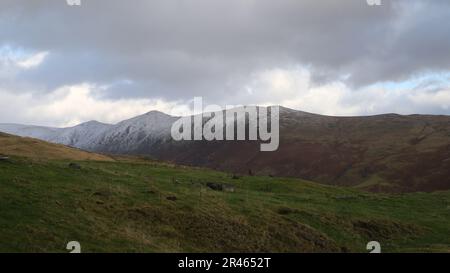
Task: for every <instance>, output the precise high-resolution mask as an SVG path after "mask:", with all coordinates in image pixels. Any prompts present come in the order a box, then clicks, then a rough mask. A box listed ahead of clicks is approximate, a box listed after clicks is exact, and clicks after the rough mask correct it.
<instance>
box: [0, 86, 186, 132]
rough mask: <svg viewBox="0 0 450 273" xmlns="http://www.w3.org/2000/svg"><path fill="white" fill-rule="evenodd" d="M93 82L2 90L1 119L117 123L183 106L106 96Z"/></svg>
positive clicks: (66, 123) (51, 123)
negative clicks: (35, 91)
mask: <svg viewBox="0 0 450 273" xmlns="http://www.w3.org/2000/svg"><path fill="white" fill-rule="evenodd" d="M98 88H99V87H97V86H95V85H91V84H80V85H74V86H64V87H61V88H59V89H57V90H55V91H53V92H51V93H49V94H46V95H43V96H39V97H37V96H33V95H32V94H31V93H24V94H14V93H12V92H7V91H4V90H3V91H2V90H0V112H1V115H0V122H20V123H29V124H38V125H49V126H60V127H65V126H73V125H76V124H79V123H81V122H85V121H89V120H98V121H101V122H106V123H116V122H119V121H121V120H124V119H127V118H131V117H134V116H137V115H140V114H144V113H146V112H148V111H151V110H159V111H162V112H166V113H169V112H170V113H177V112H179V111H180V109H181V110H182V109H183V106H182V105H181V106H180V105H178V104H177V103H176V102H166V101H163V100H159V99H121V100H105V99H101V98H97V97H96V96H95V92H96V91H99V90H98Z"/></svg>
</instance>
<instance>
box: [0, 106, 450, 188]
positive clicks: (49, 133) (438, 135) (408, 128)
mask: <svg viewBox="0 0 450 273" xmlns="http://www.w3.org/2000/svg"><path fill="white" fill-rule="evenodd" d="M176 120H178V117H173V116H170V115H166V114H164V113H161V112H157V111H152V112H149V113H147V114H144V115H141V116H138V117H135V118H132V119H128V120H125V121H122V122H119V123H117V124H113V125H112V124H104V123H100V122H97V121H90V122H86V123H82V124H80V125H77V126H75V127H70V128H50V127H41V126H28V125H19V124H0V131H2V132H5V133H9V134H14V135H18V136H26V137H32V138H37V139H41V140H45V141H48V142H53V143H59V144H64V145H67V146H72V147H76V148H79V149H83V150H87V151H92V152H98V153H111V154H131V155H147V156H150V157H153V158H157V159H161V160H168V161H174V162H177V163H181V164H186V165H194V166H201V167H208V168H214V169H219V170H224V171H228V172H230V173H237V174H251V175H253V174H254V175H272V176H288V177H300V178H304V179H308V180H312V181H317V182H320V183H325V184H330V185H346V186H354V187H358V188H363V189H366V190H370V191H383V192H410V191H435V190H447V189H450V116H432V115H410V116H402V115H396V114H385V115H378V116H367V117H331V116H321V115H316V114H311V113H306V112H301V111H296V110H292V109H288V108H280V146H279V149H278V150H277V151H275V152H261V151H260V145H259V144H260V143H259V141H211V142H208V141H180V142H176V141H174V140H172V138H171V135H170V129H171V126H172V124H173V123H174V122H175V121H176Z"/></svg>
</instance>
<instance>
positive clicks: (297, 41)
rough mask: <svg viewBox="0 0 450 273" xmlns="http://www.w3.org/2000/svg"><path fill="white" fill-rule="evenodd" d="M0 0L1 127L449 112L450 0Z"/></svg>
mask: <svg viewBox="0 0 450 273" xmlns="http://www.w3.org/2000/svg"><path fill="white" fill-rule="evenodd" d="M381 1H382V5H381V6H369V5H368V4H367V2H366V0H345V1H336V0H226V1H223V0H220V1H219V0H148V1H145V0H133V1H126V0H81V3H82V4H81V6H79V7H77V6H68V5H67V3H66V0H39V1H34V0H33V1H32V0H0V122H15V123H28V124H41V125H51V126H69V125H74V124H77V123H79V122H84V121H88V120H92V119H96V120H100V121H103V122H117V121H120V120H122V119H126V118H129V117H132V116H135V115H138V114H142V113H145V112H148V111H150V110H161V111H165V112H170V113H182V112H183V111H184V110H186V109H187V108H188V107H189V105H190V102H191V101H192V100H193V98H194V97H195V96H202V97H203V98H204V100H205V101H206V102H205V103H216V104H220V105H226V104H230V105H238V104H259V105H273V104H279V105H283V106H286V107H291V108H294V109H299V110H304V111H309V112H315V113H320V114H328V115H371V114H380V113H390V112H396V113H401V114H412V113H421V114H447V115H449V114H450V1H448V0H432V1H429V0H422V1H420V0H381Z"/></svg>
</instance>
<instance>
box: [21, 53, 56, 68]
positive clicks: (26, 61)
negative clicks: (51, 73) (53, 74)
mask: <svg viewBox="0 0 450 273" xmlns="http://www.w3.org/2000/svg"><path fill="white" fill-rule="evenodd" d="M47 55H48V52H39V53H36V54H33V55H31V56H27V57H25V58H23V59H19V60H17V61H16V64H17V66H19V67H21V68H24V69H30V68H33V67H36V66H39V65H40V64H41V63H42V62H43V61H44V60H45V58H46V57H47Z"/></svg>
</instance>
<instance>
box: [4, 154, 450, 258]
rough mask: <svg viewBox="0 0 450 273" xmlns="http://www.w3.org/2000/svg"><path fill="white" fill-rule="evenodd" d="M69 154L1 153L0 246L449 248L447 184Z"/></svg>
mask: <svg viewBox="0 0 450 273" xmlns="http://www.w3.org/2000/svg"><path fill="white" fill-rule="evenodd" d="M69 163H70V162H69V161H63V160H60V161H43V160H40V161H33V160H31V159H25V158H17V157H14V158H13V159H12V160H11V162H0V230H1V231H2V232H1V233H0V252H66V251H67V250H66V249H65V247H66V244H67V242H69V241H79V242H80V243H81V246H82V251H83V252H341V251H349V252H366V249H365V246H366V244H367V242H369V241H371V240H376V241H379V242H380V243H381V245H382V251H384V252H449V251H450V236H449V234H450V192H436V193H412V194H403V195H386V194H371V193H367V192H364V191H360V190H358V189H351V188H340V187H331V186H324V185H320V184H316V183H312V182H308V181H303V180H299V179H287V178H272V177H258V176H254V177H253V176H252V177H250V176H246V177H240V178H239V179H232V178H231V176H230V175H229V174H226V173H221V172H215V171H211V170H206V169H197V168H187V167H182V166H173V165H170V164H163V163H157V162H151V161H144V160H131V159H128V160H118V161H116V162H93V161H80V162H77V163H78V164H79V165H81V167H82V168H81V170H76V169H72V168H69V167H68V164H69ZM206 182H217V183H228V184H233V185H234V186H235V192H218V191H213V190H211V189H209V188H207V187H206V186H205V183H206ZM170 196H172V197H173V196H174V197H176V198H177V200H176V201H170V200H167V197H170Z"/></svg>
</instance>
